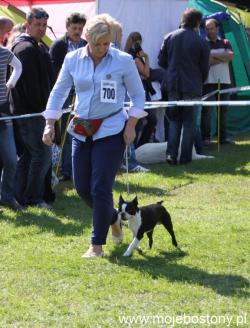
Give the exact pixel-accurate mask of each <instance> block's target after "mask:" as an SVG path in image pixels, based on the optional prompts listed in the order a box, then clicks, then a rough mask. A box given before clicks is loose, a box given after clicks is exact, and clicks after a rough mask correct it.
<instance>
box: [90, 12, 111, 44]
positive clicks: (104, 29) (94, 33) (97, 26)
mask: <svg viewBox="0 0 250 328" xmlns="http://www.w3.org/2000/svg"><path fill="white" fill-rule="evenodd" d="M114 21H115V20H114V18H113V17H111V16H110V15H109V14H101V15H96V16H94V17H93V18H90V19H89V20H88V21H87V24H86V36H89V37H90V38H91V40H92V42H93V43H96V42H97V40H98V39H100V38H101V37H103V36H107V35H108V36H110V37H112V27H113V23H114Z"/></svg>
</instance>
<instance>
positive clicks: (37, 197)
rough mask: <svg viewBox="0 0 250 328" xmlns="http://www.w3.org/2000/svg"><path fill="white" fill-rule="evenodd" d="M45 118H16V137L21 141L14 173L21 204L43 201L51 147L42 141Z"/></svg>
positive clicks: (17, 196) (17, 194)
mask: <svg viewBox="0 0 250 328" xmlns="http://www.w3.org/2000/svg"><path fill="white" fill-rule="evenodd" d="M44 126H45V120H44V118H43V117H41V116H39V117H31V118H25V119H18V120H16V137H17V138H18V139H19V140H20V141H21V143H22V153H21V154H20V157H19V160H18V164H17V173H16V199H17V200H18V202H19V203H20V204H23V205H35V204H39V203H41V202H43V195H44V184H45V177H46V174H47V172H48V170H49V167H50V165H51V149H50V147H48V146H46V145H45V144H44V143H43V141H42V136H43V130H44Z"/></svg>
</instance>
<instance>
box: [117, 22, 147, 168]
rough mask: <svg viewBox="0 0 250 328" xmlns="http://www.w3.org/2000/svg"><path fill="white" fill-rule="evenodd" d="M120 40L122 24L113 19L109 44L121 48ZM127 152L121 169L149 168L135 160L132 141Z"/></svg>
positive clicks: (127, 98) (127, 99)
mask: <svg viewBox="0 0 250 328" xmlns="http://www.w3.org/2000/svg"><path fill="white" fill-rule="evenodd" d="M121 42H122V25H121V24H120V23H119V22H117V21H114V23H113V28H112V38H111V46H112V47H114V48H116V49H121ZM125 100H126V101H129V97H128V95H126V98H125ZM127 152H128V153H127V157H128V158H127V160H128V163H126V154H125V155H124V159H123V164H122V166H121V168H122V169H123V170H125V171H126V170H127V166H128V172H130V173H136V172H137V173H138V172H139V173H145V172H149V171H150V170H149V169H147V168H145V167H143V166H141V165H139V163H138V162H137V159H136V155H135V146H134V143H131V144H130V145H128V148H127Z"/></svg>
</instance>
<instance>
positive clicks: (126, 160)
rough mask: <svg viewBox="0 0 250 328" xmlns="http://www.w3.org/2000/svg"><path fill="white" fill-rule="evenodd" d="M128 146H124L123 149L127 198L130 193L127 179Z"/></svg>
mask: <svg viewBox="0 0 250 328" xmlns="http://www.w3.org/2000/svg"><path fill="white" fill-rule="evenodd" d="M128 147H129V146H128V145H126V148H125V164H126V186H127V195H128V196H129V194H130V192H129V178H128V175H129V173H128Z"/></svg>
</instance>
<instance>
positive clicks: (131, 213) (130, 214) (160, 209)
mask: <svg viewBox="0 0 250 328" xmlns="http://www.w3.org/2000/svg"><path fill="white" fill-rule="evenodd" d="M162 203H163V201H161V202H157V203H156V204H151V205H147V206H142V207H140V208H139V207H138V199H137V196H136V197H135V198H134V199H133V200H132V201H131V202H126V201H125V200H124V199H123V198H122V196H120V199H119V210H118V219H119V220H124V221H125V220H127V221H128V227H129V229H130V230H131V231H132V233H133V241H132V242H131V244H130V245H129V247H128V249H127V250H126V252H125V253H124V254H123V256H130V255H131V254H132V252H133V250H134V249H135V248H138V244H139V242H140V240H141V239H142V238H143V235H144V233H146V234H147V236H148V239H149V248H152V245H153V231H154V228H155V226H156V225H157V224H163V225H164V227H165V228H166V229H167V231H168V232H169V234H170V236H171V238H172V244H173V245H174V246H176V247H177V241H176V239H175V234H174V230H173V225H172V221H171V217H170V214H169V213H168V212H167V210H166V209H165V207H164V206H162Z"/></svg>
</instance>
